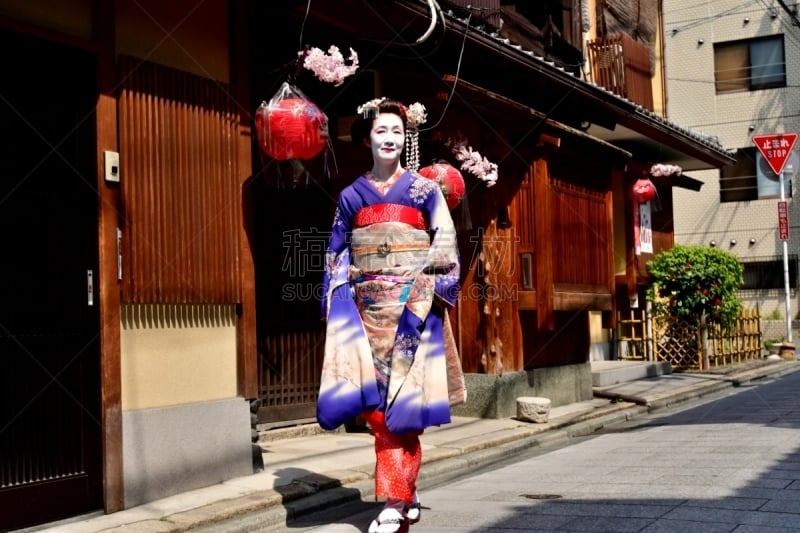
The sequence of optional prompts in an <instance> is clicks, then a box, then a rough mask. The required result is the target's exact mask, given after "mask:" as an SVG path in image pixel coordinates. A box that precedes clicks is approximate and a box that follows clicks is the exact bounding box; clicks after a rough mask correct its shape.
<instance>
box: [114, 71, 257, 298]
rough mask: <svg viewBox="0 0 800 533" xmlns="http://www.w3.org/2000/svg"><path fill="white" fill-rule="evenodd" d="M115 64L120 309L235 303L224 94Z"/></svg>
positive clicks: (236, 182)
mask: <svg viewBox="0 0 800 533" xmlns="http://www.w3.org/2000/svg"><path fill="white" fill-rule="evenodd" d="M119 66H120V80H121V82H120V94H119V130H120V131H119V138H120V149H119V150H120V187H121V193H122V194H121V197H122V205H121V216H120V220H121V222H120V226H121V228H122V241H121V251H122V287H123V295H122V298H123V301H125V302H141V303H235V302H239V301H241V298H240V292H241V291H240V283H239V277H238V272H239V257H238V249H239V227H240V225H241V220H242V199H241V183H240V178H239V175H240V173H239V172H238V169H237V142H238V137H237V120H236V119H237V116H238V115H237V113H236V106H235V102H234V100H233V98H232V97H231V94H232V92H231V90H230V88H229V87H228V86H227V85H226V84H224V83H220V82H218V81H214V80H210V79H207V78H202V77H199V76H196V75H193V74H188V73H186V72H181V71H179V70H176V69H172V68H168V67H164V66H161V65H156V64H154V63H149V62H146V61H142V60H139V59H134V58H129V57H120V61H119Z"/></svg>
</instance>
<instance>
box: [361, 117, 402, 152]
mask: <svg viewBox="0 0 800 533" xmlns="http://www.w3.org/2000/svg"><path fill="white" fill-rule="evenodd" d="M369 142H370V146H371V147H372V157H373V159H374V160H375V162H378V161H382V162H392V161H398V160H399V159H400V154H401V153H402V151H403V146H404V145H405V142H406V136H405V130H404V129H403V120H402V119H401V118H400V117H398V116H397V115H395V114H394V113H381V114H379V115H378V116H377V117H376V118H375V120H374V121H373V123H372V129H371V130H370V132H369Z"/></svg>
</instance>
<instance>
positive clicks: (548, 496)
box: [522, 494, 561, 500]
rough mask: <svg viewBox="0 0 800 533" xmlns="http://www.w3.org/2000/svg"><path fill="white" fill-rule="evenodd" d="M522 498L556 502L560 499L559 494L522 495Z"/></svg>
mask: <svg viewBox="0 0 800 533" xmlns="http://www.w3.org/2000/svg"><path fill="white" fill-rule="evenodd" d="M522 497H523V498H528V499H529V500H557V499H559V498H561V495H560V494H523V495H522Z"/></svg>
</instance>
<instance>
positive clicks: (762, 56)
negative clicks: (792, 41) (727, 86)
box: [750, 38, 786, 89]
mask: <svg viewBox="0 0 800 533" xmlns="http://www.w3.org/2000/svg"><path fill="white" fill-rule="evenodd" d="M750 64H751V65H752V69H751V75H752V79H751V80H750V88H751V89H765V88H768V87H783V86H785V85H786V62H785V60H784V56H783V39H782V38H770V39H759V40H757V41H752V42H751V43H750Z"/></svg>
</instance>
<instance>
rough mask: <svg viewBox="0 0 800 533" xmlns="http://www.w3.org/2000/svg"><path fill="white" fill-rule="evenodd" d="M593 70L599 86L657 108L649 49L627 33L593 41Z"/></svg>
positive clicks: (641, 104)
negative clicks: (654, 101)
mask: <svg viewBox="0 0 800 533" xmlns="http://www.w3.org/2000/svg"><path fill="white" fill-rule="evenodd" d="M588 49H589V72H590V76H591V79H592V81H593V82H594V83H596V84H597V85H600V86H601V87H605V88H606V89H608V90H609V91H611V92H613V93H614V94H616V95H618V96H621V97H623V98H627V99H628V100H630V101H631V102H634V103H637V104H639V105H640V106H642V107H645V108H647V109H649V110H651V111H652V110H653V87H652V81H651V77H652V74H651V70H652V67H651V61H650V50H649V48H648V47H647V46H646V45H644V44H642V43H639V42H637V41H634V40H633V39H632V38H631V37H629V36H628V35H626V34H621V35H613V36H609V37H603V38H601V39H595V40H594V41H590V42H589V46H588Z"/></svg>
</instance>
